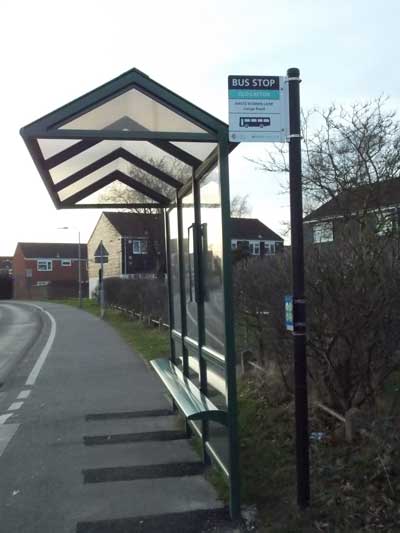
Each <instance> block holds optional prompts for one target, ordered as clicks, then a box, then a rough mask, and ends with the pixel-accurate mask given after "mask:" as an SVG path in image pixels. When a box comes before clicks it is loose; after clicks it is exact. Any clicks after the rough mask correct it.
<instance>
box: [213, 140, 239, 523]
mask: <svg viewBox="0 0 400 533" xmlns="http://www.w3.org/2000/svg"><path fill="white" fill-rule="evenodd" d="M218 152H219V153H218V159H219V175H220V196H221V216H222V221H221V222H222V236H223V241H222V262H223V285H224V311H225V352H226V363H225V375H226V389H227V391H226V394H227V408H228V432H229V473H230V476H229V491H230V494H229V496H230V498H229V505H230V515H231V518H232V519H233V520H236V519H238V518H239V517H240V473H239V435H238V425H237V396H236V354H235V330H234V312H233V300H232V252H231V206H230V193H229V164H228V156H229V143H228V137H227V135H226V136H225V135H224V136H223V137H222V138H221V139H220V141H219V150H218Z"/></svg>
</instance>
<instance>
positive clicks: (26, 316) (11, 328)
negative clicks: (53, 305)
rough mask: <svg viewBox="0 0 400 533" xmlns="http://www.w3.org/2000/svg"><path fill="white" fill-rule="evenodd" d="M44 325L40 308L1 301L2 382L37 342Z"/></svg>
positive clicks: (0, 353) (0, 375)
mask: <svg viewBox="0 0 400 533" xmlns="http://www.w3.org/2000/svg"><path fill="white" fill-rule="evenodd" d="M42 327H43V323H42V319H41V313H40V310H39V309H38V308H36V307H33V306H32V305H24V304H20V303H13V302H0V383H1V384H4V383H5V381H6V379H7V376H8V375H9V373H10V372H11V371H12V369H13V368H14V367H15V365H16V364H17V363H18V362H19V361H21V359H22V358H23V357H24V355H26V353H27V351H28V349H29V348H30V347H32V346H33V345H34V344H35V341H36V340H37V339H38V337H39V334H40V332H41V329H42Z"/></svg>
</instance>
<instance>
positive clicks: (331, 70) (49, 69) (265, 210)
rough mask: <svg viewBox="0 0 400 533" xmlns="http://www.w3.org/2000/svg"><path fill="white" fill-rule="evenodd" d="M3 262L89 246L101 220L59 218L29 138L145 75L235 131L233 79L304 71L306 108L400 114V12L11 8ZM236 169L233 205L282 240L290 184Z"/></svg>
mask: <svg viewBox="0 0 400 533" xmlns="http://www.w3.org/2000/svg"><path fill="white" fill-rule="evenodd" d="M0 21H1V31H0V46H1V56H0V57H1V72H2V76H1V85H0V87H1V88H0V96H1V98H0V105H1V119H2V124H1V129H0V136H1V137H0V140H1V154H2V158H1V174H0V175H1V196H0V201H1V205H0V228H1V230H0V255H7V254H10V255H12V254H13V253H14V249H15V245H16V243H17V242H18V241H43V242H45V241H48V242H53V241H70V242H72V241H76V240H77V238H76V233H77V231H76V229H71V230H70V231H68V230H57V229H56V228H57V227H60V226H70V227H72V226H73V227H74V228H79V229H80V231H81V236H82V241H86V240H87V238H88V237H89V236H90V233H91V231H92V230H93V227H94V224H95V222H96V220H97V218H98V216H99V213H98V212H95V211H79V210H76V211H74V210H60V211H57V210H56V209H55V208H54V206H53V204H52V201H51V199H50V197H49V195H48V193H47V191H46V190H45V187H44V185H43V183H42V181H41V179H40V177H39V175H38V173H37V171H36V169H35V167H34V165H33V162H32V160H31V158H30V156H29V154H28V151H27V150H26V148H25V145H24V144H23V141H22V139H21V138H20V136H19V129H20V127H21V126H23V125H25V124H28V123H29V122H31V121H33V120H35V119H37V118H39V117H41V116H42V115H44V114H46V113H48V112H50V111H52V110H54V109H56V108H58V107H59V106H61V105H63V104H65V103H67V102H69V101H70V100H72V99H74V98H76V97H78V96H80V95H81V94H84V93H86V92H87V91H89V90H91V89H93V88H95V87H97V86H98V85H101V84H103V83H105V82H107V81H109V80H111V79H112V78H114V77H116V76H118V75H119V74H121V73H122V72H125V71H126V70H129V69H130V68H132V67H136V68H138V69H140V70H142V71H143V72H145V73H146V74H148V75H149V76H150V77H151V78H153V79H154V80H156V81H158V82H160V83H161V84H163V85H165V86H167V87H169V88H170V89H172V90H173V91H175V92H177V93H178V94H180V95H181V96H183V97H185V98H186V99H188V100H190V101H192V102H193V103H195V104H197V105H199V106H200V107H202V108H203V109H205V110H207V111H209V112H210V113H212V114H214V115H216V116H217V117H219V118H221V119H222V120H225V121H228V98H227V77H228V75H230V74H248V75H284V74H285V73H286V70H287V68H288V67H293V66H296V67H299V68H300V69H301V77H302V80H303V83H302V85H301V99H302V105H303V107H304V108H310V107H313V106H316V105H317V106H321V107H326V106H327V105H329V104H330V103H331V102H333V101H336V102H339V103H344V104H346V103H350V102H352V101H356V100H358V101H359V100H363V99H370V98H374V97H376V96H379V95H381V94H386V95H389V96H390V97H391V104H390V105H391V107H392V108H395V109H396V110H398V111H400V83H399V80H400V71H399V62H400V61H399V60H400V53H399V45H398V39H399V22H400V2H399V1H398V0H397V1H396V0H381V1H380V2H372V1H370V0H363V1H358V0H357V1H354V0H353V1H352V0H336V1H335V2H332V1H331V0H330V1H329V0H309V1H307V0H279V2H272V1H268V0H261V1H258V0H253V1H252V2H248V3H246V2H244V1H243V0H239V1H236V0H219V1H217V0H214V1H207V0H202V1H201V2H199V1H190V0H185V1H177V0H168V1H164V0H147V1H137V0H129V1H128V0H126V1H125V0H113V1H110V0H107V1H102V0H78V1H77V0H68V1H64V0H57V1H54V0H52V1H45V0H35V1H34V2H32V1H21V0H1V2H0ZM268 148H269V146H268V145H264V144H260V143H246V144H242V145H240V146H239V148H238V149H236V150H235V152H234V154H232V156H231V158H230V173H231V189H232V194H242V195H243V194H249V198H250V203H251V205H252V206H253V216H255V217H258V218H260V219H261V220H262V221H263V222H264V223H266V224H267V225H268V226H270V227H271V228H272V229H274V230H275V231H278V232H280V231H281V230H282V225H281V222H282V221H283V220H285V219H287V218H288V199H287V197H286V196H285V195H282V194H279V191H280V185H279V178H278V177H277V176H275V175H268V174H265V173H262V172H260V171H257V170H255V168H254V164H252V163H250V162H249V161H248V160H247V159H246V157H249V158H259V157H262V155H263V153H264V151H265V150H267V149H268Z"/></svg>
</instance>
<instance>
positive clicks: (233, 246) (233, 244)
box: [232, 241, 237, 250]
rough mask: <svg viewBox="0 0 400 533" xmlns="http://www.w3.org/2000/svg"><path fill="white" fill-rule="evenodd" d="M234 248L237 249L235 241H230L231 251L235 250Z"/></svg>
mask: <svg viewBox="0 0 400 533" xmlns="http://www.w3.org/2000/svg"><path fill="white" fill-rule="evenodd" d="M236 248H237V243H236V241H232V250H236Z"/></svg>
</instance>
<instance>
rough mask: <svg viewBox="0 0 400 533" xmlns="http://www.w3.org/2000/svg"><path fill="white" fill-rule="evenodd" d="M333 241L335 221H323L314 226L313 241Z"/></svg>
mask: <svg viewBox="0 0 400 533" xmlns="http://www.w3.org/2000/svg"><path fill="white" fill-rule="evenodd" d="M332 241H333V222H321V223H320V224H314V226H313V242H314V243H321V242H332Z"/></svg>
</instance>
